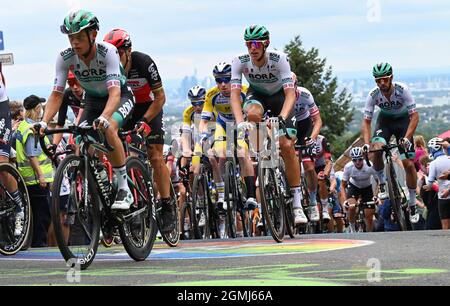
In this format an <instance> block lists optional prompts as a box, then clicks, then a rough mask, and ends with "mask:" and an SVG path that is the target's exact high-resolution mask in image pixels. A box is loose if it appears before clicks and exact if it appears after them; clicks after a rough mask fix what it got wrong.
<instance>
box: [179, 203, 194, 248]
mask: <svg viewBox="0 0 450 306" xmlns="http://www.w3.org/2000/svg"><path fill="white" fill-rule="evenodd" d="M191 216H192V209H191V204H190V203H188V202H186V203H184V204H183V208H182V209H181V216H180V224H181V228H180V231H181V239H183V240H184V239H189V240H192V239H195V234H194V229H193V225H192V217H191ZM186 217H188V218H189V220H187V221H186ZM186 224H187V226H186Z"/></svg>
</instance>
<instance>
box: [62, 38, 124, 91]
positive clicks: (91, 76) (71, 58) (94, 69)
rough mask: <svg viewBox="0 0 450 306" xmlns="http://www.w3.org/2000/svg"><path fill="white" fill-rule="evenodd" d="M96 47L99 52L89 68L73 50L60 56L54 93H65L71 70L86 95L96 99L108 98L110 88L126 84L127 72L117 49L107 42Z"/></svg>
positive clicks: (67, 50)
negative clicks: (68, 74) (68, 73)
mask: <svg viewBox="0 0 450 306" xmlns="http://www.w3.org/2000/svg"><path fill="white" fill-rule="evenodd" d="M96 47H97V52H96V54H95V57H94V58H93V59H92V60H91V62H90V63H89V67H88V66H86V64H85V63H84V62H83V61H82V60H81V59H80V58H79V57H78V56H77V55H76V53H75V51H73V49H72V48H68V49H65V50H63V51H62V52H61V53H60V54H59V55H58V58H57V60H56V78H55V85H54V87H53V91H57V92H61V93H63V92H64V88H65V86H66V80H67V72H68V71H69V69H70V70H72V71H73V73H74V74H75V77H76V78H77V80H78V81H79V82H80V85H81V87H83V88H84V90H86V93H87V94H88V95H91V96H94V97H100V98H104V97H107V96H108V95H109V92H108V89H109V88H110V87H115V86H116V87H121V86H123V85H124V84H125V81H126V77H125V72H124V71H123V68H122V66H121V64H120V58H119V53H118V51H117V48H116V47H115V46H113V45H111V44H110V43H107V42H98V43H96Z"/></svg>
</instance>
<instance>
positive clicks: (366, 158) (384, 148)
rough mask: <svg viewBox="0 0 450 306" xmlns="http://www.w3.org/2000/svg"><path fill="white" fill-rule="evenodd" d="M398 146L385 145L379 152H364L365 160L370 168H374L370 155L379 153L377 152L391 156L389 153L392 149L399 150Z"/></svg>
mask: <svg viewBox="0 0 450 306" xmlns="http://www.w3.org/2000/svg"><path fill="white" fill-rule="evenodd" d="M398 147H399V146H398V145H393V144H388V145H383V146H382V147H381V149H377V150H364V153H365V154H364V158H365V160H366V163H367V165H368V166H369V167H372V163H371V162H370V160H369V153H377V152H385V153H387V154H389V152H390V151H391V150H392V149H395V148H398Z"/></svg>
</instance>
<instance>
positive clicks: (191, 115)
mask: <svg viewBox="0 0 450 306" xmlns="http://www.w3.org/2000/svg"><path fill="white" fill-rule="evenodd" d="M216 118H217V113H216V112H215V111H214V112H213V116H212V118H211V120H210V121H216ZM201 119H202V113H200V114H198V113H196V112H195V108H194V106H192V105H190V106H188V107H186V109H185V110H184V112H183V125H182V127H181V130H182V131H183V132H186V133H191V131H192V127H193V126H194V127H195V130H197V131H198V128H199V125H200V120H201ZM209 127H210V125H208V128H209Z"/></svg>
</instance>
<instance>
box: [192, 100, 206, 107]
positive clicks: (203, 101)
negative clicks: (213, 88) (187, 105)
mask: <svg viewBox="0 0 450 306" xmlns="http://www.w3.org/2000/svg"><path fill="white" fill-rule="evenodd" d="M191 104H192V106H202V105H203V104H205V100H199V101H192V102H191Z"/></svg>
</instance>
